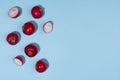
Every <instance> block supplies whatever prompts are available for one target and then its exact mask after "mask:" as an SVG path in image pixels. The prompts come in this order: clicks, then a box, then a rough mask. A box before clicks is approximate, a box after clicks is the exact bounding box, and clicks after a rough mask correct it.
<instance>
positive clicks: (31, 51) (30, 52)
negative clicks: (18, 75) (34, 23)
mask: <svg viewBox="0 0 120 80" xmlns="http://www.w3.org/2000/svg"><path fill="white" fill-rule="evenodd" d="M24 52H25V54H26V55H27V56H28V57H34V56H36V55H37V53H38V48H37V47H36V46H35V45H33V44H29V45H27V46H26V47H25V48H24Z"/></svg>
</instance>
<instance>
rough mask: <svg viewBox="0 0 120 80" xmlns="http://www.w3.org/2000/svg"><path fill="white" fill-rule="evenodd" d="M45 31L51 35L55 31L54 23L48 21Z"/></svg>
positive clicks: (44, 26) (44, 27)
mask: <svg viewBox="0 0 120 80" xmlns="http://www.w3.org/2000/svg"><path fill="white" fill-rule="evenodd" d="M43 30H44V32H45V33H50V32H52V30H53V22H52V21H48V22H46V23H45V24H44V25H43Z"/></svg>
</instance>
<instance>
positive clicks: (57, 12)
mask: <svg viewBox="0 0 120 80" xmlns="http://www.w3.org/2000/svg"><path fill="white" fill-rule="evenodd" d="M119 3H120V1H119V0H71V1H70V0H52V1H49V0H29V1H28V0H24V1H20V0H19V1H18V0H14V1H11V0H3V1H1V3H0V7H1V9H0V19H1V20H0V75H1V76H0V80H2V79H3V80H120V4H119ZM39 4H40V5H42V6H43V7H44V8H45V15H44V17H43V18H42V19H34V18H33V17H32V16H31V14H30V10H31V8H32V7H33V6H35V5H39ZM13 6H20V7H21V8H22V11H23V12H22V15H21V16H20V17H18V18H17V19H11V18H10V17H9V16H8V11H9V9H10V8H11V7H13ZM31 20H34V21H36V22H37V23H38V26H39V27H38V30H37V32H36V33H35V34H34V35H32V36H29V37H28V36H26V35H24V34H23V33H22V29H21V26H22V25H23V24H24V23H25V22H27V21H31ZM49 20H52V21H53V22H54V30H53V32H52V33H51V34H45V33H44V32H43V31H42V25H43V24H44V23H45V22H46V21H49ZM12 31H19V32H20V33H21V36H22V37H21V41H20V42H19V43H18V44H17V45H15V46H11V45H9V44H8V43H7V42H6V35H7V34H8V33H10V32H12ZM31 42H37V43H38V44H39V45H40V47H41V51H40V52H39V54H38V55H37V56H36V57H34V58H28V57H27V56H26V55H25V54H24V51H23V49H24V46H25V45H27V44H29V43H31ZM19 54H20V55H24V56H25V58H26V63H25V64H24V65H23V66H22V67H18V66H17V65H15V64H14V63H13V61H12V60H13V58H14V57H15V56H17V55H19ZM41 58H46V59H47V60H48V61H49V64H50V67H49V68H48V70H47V71H46V72H44V73H42V74H39V73H37V72H36V71H35V69H34V65H35V63H36V61H38V60H39V59H41Z"/></svg>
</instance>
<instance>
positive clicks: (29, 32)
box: [22, 22, 35, 35]
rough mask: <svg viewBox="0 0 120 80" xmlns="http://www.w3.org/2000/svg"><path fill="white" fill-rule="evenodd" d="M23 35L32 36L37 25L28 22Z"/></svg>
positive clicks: (24, 26)
mask: <svg viewBox="0 0 120 80" xmlns="http://www.w3.org/2000/svg"><path fill="white" fill-rule="evenodd" d="M22 29H23V33H24V34H26V35H32V34H33V33H34V32H35V25H34V24H33V23H32V22H27V23H25V24H24V25H23V27H22Z"/></svg>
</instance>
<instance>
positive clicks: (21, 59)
mask: <svg viewBox="0 0 120 80" xmlns="http://www.w3.org/2000/svg"><path fill="white" fill-rule="evenodd" d="M14 63H15V64H16V65H18V66H22V65H23V64H24V63H25V60H24V57H23V56H21V55H19V56H16V57H15V58H14Z"/></svg>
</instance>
